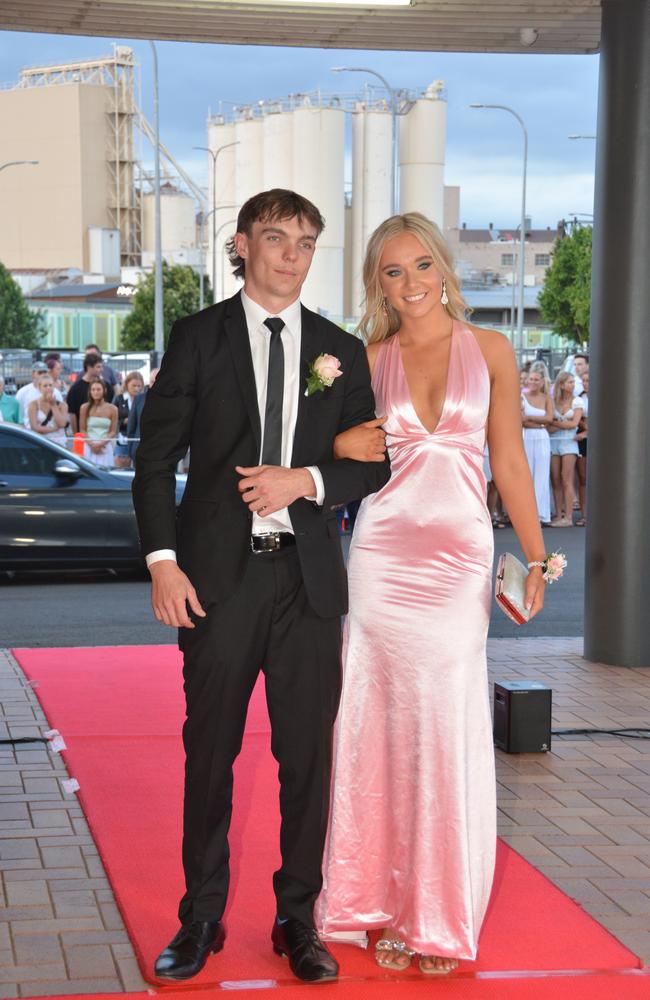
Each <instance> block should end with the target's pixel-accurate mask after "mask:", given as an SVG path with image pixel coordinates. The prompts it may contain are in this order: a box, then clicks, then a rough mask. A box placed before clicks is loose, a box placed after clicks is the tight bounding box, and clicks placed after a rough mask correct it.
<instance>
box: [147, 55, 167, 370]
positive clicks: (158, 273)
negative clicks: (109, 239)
mask: <svg viewBox="0 0 650 1000" xmlns="http://www.w3.org/2000/svg"><path fill="white" fill-rule="evenodd" d="M149 45H150V46H151V51H152V53H153V122H154V144H155V149H154V171H155V176H154V241H155V248H154V253H155V263H154V269H155V271H154V350H155V352H156V364H157V365H159V364H160V359H161V358H162V355H163V351H164V349H165V332H164V316H163V280H162V228H161V227H162V223H161V218H160V108H159V103H158V53H157V52H156V46H155V44H154V43H153V42H152V41H149Z"/></svg>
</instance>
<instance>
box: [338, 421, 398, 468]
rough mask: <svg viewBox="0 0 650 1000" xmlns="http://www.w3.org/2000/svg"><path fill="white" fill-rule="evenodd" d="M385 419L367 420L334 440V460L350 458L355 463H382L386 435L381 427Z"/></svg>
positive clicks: (343, 432)
mask: <svg viewBox="0 0 650 1000" xmlns="http://www.w3.org/2000/svg"><path fill="white" fill-rule="evenodd" d="M385 420H386V417H377V418H376V419H375V420H367V421H366V423H365V424H357V426H356V427H351V428H350V429H349V430H348V431H342V432H341V433H340V434H337V435H336V438H335V439H334V458H351V459H353V460H354V461H355V462H383V461H384V453H385V451H386V433H385V432H384V431H383V430H382V429H381V425H382V424H383V423H384V421H385Z"/></svg>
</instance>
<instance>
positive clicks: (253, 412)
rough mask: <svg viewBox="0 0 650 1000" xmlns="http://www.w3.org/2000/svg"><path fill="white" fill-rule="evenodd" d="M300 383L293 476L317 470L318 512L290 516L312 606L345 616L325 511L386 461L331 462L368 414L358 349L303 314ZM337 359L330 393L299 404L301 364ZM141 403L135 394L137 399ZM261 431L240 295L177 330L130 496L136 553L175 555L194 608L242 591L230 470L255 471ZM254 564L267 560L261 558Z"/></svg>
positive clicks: (147, 410) (337, 550)
mask: <svg viewBox="0 0 650 1000" xmlns="http://www.w3.org/2000/svg"><path fill="white" fill-rule="evenodd" d="M301 324H302V330H301V350H300V369H301V371H300V380H299V381H300V385H299V394H300V395H299V404H298V417H297V421H296V429H295V438H294V445H293V455H292V459H291V465H292V467H295V468H298V467H303V466H306V465H316V466H318V468H319V469H320V471H321V473H322V476H323V482H324V485H325V500H324V503H323V506H322V507H319V506H317V505H316V504H314V503H312V502H311V501H309V500H305V499H299V500H296V501H295V503H292V504H291V506H290V507H289V514H290V517H291V523H292V526H293V529H294V532H295V535H296V544H297V548H298V555H299V558H300V564H301V570H302V574H303V579H304V583H305V588H306V592H307V597H308V599H309V602H310V604H311V606H312V608H313V609H314V610H315V611H316V613H317V614H318V615H319V616H321V617H330V616H336V615H341V614H345V612H346V611H347V581H346V576H345V569H344V565H343V558H342V555H341V546H340V542H339V538H338V529H337V523H336V515H335V513H334V511H333V509H332V508H333V507H334V506H336V505H337V504H342V503H346V502H347V501H348V500H357V499H360V498H361V497H364V496H366V495H367V494H368V493H373V492H375V491H376V490H378V489H380V488H381V487H382V486H384V485H385V483H386V482H387V481H388V479H389V476H390V466H389V463H388V459H386V460H385V461H384V462H383V463H382V462H353V461H350V460H347V459H343V460H341V461H335V460H334V459H333V455H332V447H333V443H334V438H335V437H336V435H337V434H338V433H339V432H340V431H343V430H347V429H348V428H350V427H354V426H355V425H356V424H359V423H362V422H363V421H366V420H372V419H373V417H374V416H375V410H374V405H375V404H374V397H373V394H372V389H371V386H370V373H369V370H368V362H367V359H366V353H365V350H364V348H363V344H362V343H361V341H360V340H358V339H357V338H356V337H354V336H352V335H350V334H348V333H345V332H344V331H343V330H341V329H340V328H339V327H337V326H335V325H334V324H333V323H330V322H329V321H328V320H326V319H324V318H323V317H322V316H318V315H317V314H316V313H313V312H311V311H310V310H308V309H306V308H305V307H304V306H303V307H302V318H301ZM319 354H333V355H335V357H337V358H338V359H339V360H340V362H341V370H342V372H343V374H342V376H341V377H340V378H337V379H336V380H335V381H334V384H333V385H332V386H331V388H328V389H325V390H324V391H323V392H317V393H315V394H314V395H313V396H309V397H307V396H305V389H306V385H307V382H306V378H307V370H308V366H309V364H310V363H311V362H313V361H314V360H315V358H316V357H318V355H319ZM136 399H137V397H136ZM260 444H261V423H260V415H259V412H258V407H257V394H256V388H255V375H254V372H253V362H252V357H251V351H250V343H249V338H248V330H247V326H246V318H245V314H244V308H243V306H242V303H241V297H240V295H239V294H237V295H235V296H234V297H233V298H231V299H227V300H226V301H224V302H220V303H219V304H218V305H215V306H210V307H209V308H208V309H204V310H203V311H202V312H200V313H196V314H195V315H193V316H188V317H186V318H184V319H182V320H179V321H178V322H177V323H175V324H174V327H173V329H172V332H171V336H170V339H169V346H168V348H167V351H166V352H165V356H164V358H163V362H162V366H161V369H160V372H159V374H158V377H157V379H156V382H155V384H154V386H153V387H152V388H151V389H150V390H149V391H148V393H147V396H146V402H145V405H144V410H143V413H142V419H141V441H140V447H139V448H138V453H137V457H136V473H135V479H134V482H133V499H134V503H135V509H136V515H137V518H138V526H139V531H140V539H141V544H142V549H143V551H144V553H145V554H146V553H149V552H152V551H154V550H156V549H175V550H176V552H177V558H178V562H179V565H180V566H181V568H182V569H183V570H184V571H185V572H186V573H187V575H188V577H189V578H190V580H191V582H192V583H193V585H194V586H195V588H196V590H197V592H198V595H199V599H200V600H201V601H202V602H206V603H209V602H222V601H224V600H226V599H227V598H228V597H229V595H230V594H231V593H232V591H233V590H234V588H235V587H237V586H238V584H239V582H240V580H241V578H242V576H243V572H244V568H245V565H246V561H247V559H248V558H249V553H250V533H251V519H252V515H251V513H250V511H249V510H248V507H247V506H246V504H245V503H244V502H243V501H242V499H241V494H240V493H239V491H238V489H237V484H238V482H239V480H240V476H239V475H238V474H237V473H236V472H235V466H236V465H241V466H252V465H258V464H259V456H260ZM188 445H189V446H190V470H189V473H188V480H187V485H186V488H185V494H184V496H183V500H182V502H181V505H180V507H179V510H178V515H177V513H176V508H175V499H174V483H175V479H174V473H175V468H176V465H177V463H178V461H179V460H180V459H181V458H182V457H183V456H184V455H185V452H186V451H187V447H188ZM259 558H264V557H263V556H260V557H259Z"/></svg>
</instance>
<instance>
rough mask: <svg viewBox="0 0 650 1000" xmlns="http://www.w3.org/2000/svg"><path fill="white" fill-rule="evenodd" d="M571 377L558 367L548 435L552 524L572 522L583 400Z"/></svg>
mask: <svg viewBox="0 0 650 1000" xmlns="http://www.w3.org/2000/svg"><path fill="white" fill-rule="evenodd" d="M574 392H575V377H574V376H573V375H572V374H571V373H570V372H567V371H562V372H560V374H559V375H558V377H557V378H556V380H555V392H554V393H553V420H552V422H551V424H550V425H549V433H550V435H551V484H552V487H553V497H554V499H555V517H554V518H553V520H552V521H551V526H552V527H553V528H570V527H572V525H573V503H574V500H575V497H576V490H575V474H576V462H577V460H578V454H579V451H578V442H577V441H576V431H577V428H578V424H579V423H580V420H581V419H582V414H583V409H584V402H583V400H582V398H581V397H580V396H575V395H574Z"/></svg>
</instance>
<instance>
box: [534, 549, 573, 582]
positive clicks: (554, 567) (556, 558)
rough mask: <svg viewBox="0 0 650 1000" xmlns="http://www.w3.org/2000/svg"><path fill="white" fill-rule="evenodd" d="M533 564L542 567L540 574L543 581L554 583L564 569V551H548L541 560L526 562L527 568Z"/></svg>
mask: <svg viewBox="0 0 650 1000" xmlns="http://www.w3.org/2000/svg"><path fill="white" fill-rule="evenodd" d="M533 566H541V567H542V576H543V578H544V582H545V583H555V581H556V580H559V579H560V577H561V576H562V574H563V573H564V570H565V569H566V566H567V561H566V556H565V554H564V552H549V554H548V555H547V556H546V559H544V560H543V561H541V562H540V561H539V560H536V561H535V562H529V563H528V569H532V568H533Z"/></svg>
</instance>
